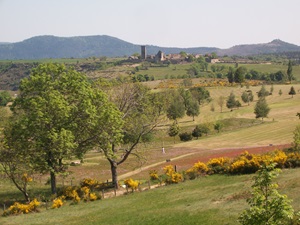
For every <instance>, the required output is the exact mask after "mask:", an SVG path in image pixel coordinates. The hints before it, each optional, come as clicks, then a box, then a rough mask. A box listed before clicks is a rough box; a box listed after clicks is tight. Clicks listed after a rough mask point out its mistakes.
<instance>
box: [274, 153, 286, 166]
mask: <svg viewBox="0 0 300 225" xmlns="http://www.w3.org/2000/svg"><path fill="white" fill-rule="evenodd" d="M271 155H272V156H273V157H272V158H273V160H272V161H273V162H275V163H276V166H277V167H280V168H284V165H285V163H286V161H287V158H288V156H287V155H286V154H285V152H284V151H282V150H276V151H274V152H272V153H271Z"/></svg>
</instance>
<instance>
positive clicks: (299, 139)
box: [293, 125, 300, 151]
mask: <svg viewBox="0 0 300 225" xmlns="http://www.w3.org/2000/svg"><path fill="white" fill-rule="evenodd" d="M293 147H294V149H295V150H296V151H300V125H297V126H296V128H295V130H294V142H293Z"/></svg>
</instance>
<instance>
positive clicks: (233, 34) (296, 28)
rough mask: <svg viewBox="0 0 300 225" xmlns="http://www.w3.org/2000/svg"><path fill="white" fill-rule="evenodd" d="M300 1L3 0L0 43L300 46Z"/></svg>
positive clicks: (0, 14) (0, 17)
mask: <svg viewBox="0 0 300 225" xmlns="http://www.w3.org/2000/svg"><path fill="white" fill-rule="evenodd" d="M299 12H300V0H0V42H19V41H23V40H25V39H28V38H31V37H34V36H40V35H54V36H58V37H72V36H87V35H109V36H113V37H116V38H119V39H122V40H124V41H127V42H130V43H133V44H139V45H157V46H160V47H218V48H229V47H232V46H234V45H240V44H257V43H268V42H270V41H272V40H274V39H280V40H282V41H285V42H289V43H293V44H296V45H299V46H300V18H299Z"/></svg>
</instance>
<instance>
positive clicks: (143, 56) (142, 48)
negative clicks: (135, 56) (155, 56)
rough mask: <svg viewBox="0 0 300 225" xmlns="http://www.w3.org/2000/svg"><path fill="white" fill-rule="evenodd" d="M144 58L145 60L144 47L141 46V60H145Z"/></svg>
mask: <svg viewBox="0 0 300 225" xmlns="http://www.w3.org/2000/svg"><path fill="white" fill-rule="evenodd" d="M146 58H147V52H146V46H145V45H142V46H141V59H146Z"/></svg>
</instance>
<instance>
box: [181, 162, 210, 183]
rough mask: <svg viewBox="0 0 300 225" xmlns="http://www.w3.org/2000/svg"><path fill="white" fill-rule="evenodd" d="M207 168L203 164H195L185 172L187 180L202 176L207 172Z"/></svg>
mask: <svg viewBox="0 0 300 225" xmlns="http://www.w3.org/2000/svg"><path fill="white" fill-rule="evenodd" d="M208 170H209V169H208V167H207V165H206V164H205V163H203V162H197V163H195V164H194V165H193V167H192V168H190V169H188V170H187V171H186V174H187V175H188V177H189V179H191V180H192V179H195V178H197V177H199V176H203V175H205V174H206V173H207V172H208Z"/></svg>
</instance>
